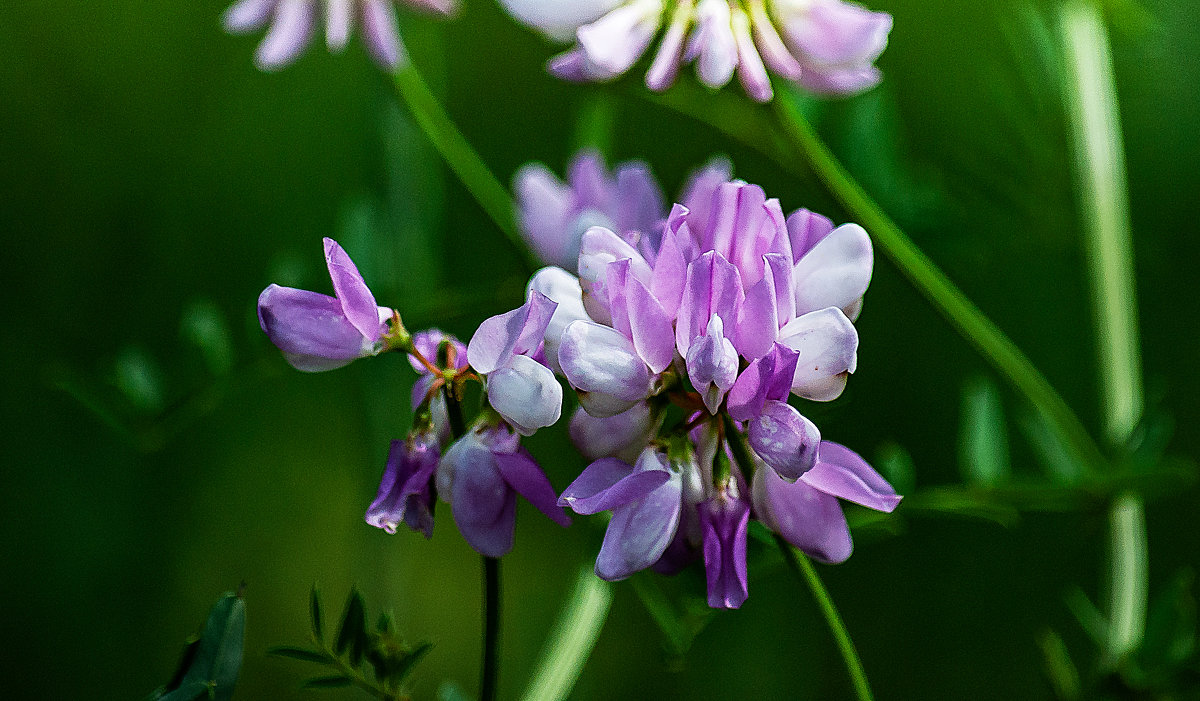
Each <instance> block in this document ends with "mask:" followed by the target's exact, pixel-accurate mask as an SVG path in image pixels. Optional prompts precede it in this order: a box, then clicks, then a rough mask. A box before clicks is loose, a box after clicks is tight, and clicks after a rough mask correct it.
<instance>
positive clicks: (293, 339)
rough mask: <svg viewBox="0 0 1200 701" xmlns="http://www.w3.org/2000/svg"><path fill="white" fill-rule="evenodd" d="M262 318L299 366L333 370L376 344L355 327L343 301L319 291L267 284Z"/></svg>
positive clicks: (278, 344) (269, 333) (261, 305)
mask: <svg viewBox="0 0 1200 701" xmlns="http://www.w3.org/2000/svg"><path fill="white" fill-rule="evenodd" d="M258 322H259V325H260V326H261V327H262V330H263V332H264V333H266V334H267V337H268V338H270V339H271V343H274V344H275V346H276V347H277V348H279V350H281V351H283V352H284V353H285V355H286V357H287V358H288V362H289V363H291V364H292V365H293V366H295V367H296V368H297V369H299V370H304V371H307V372H317V371H320V370H332V369H333V368H337V367H341V366H343V365H347V364H349V363H350V361H352V360H354V359H355V358H361V357H363V356H366V355H371V354H372V353H373V352H374V349H373V346H374V344H373V343H371V342H370V341H368V340H367V339H364V338H363V336H362V334H361V333H360V332H359V330H358V329H356V328H354V325H353V324H351V323H350V321H349V320H348V319H347V318H346V316H345V314H344V313H343V312H342V305H341V303H340V302H338V300H336V299H334V298H333V297H330V296H328V295H323V294H319V293H317V292H309V291H307V290H297V289H294V288H291V287H280V286H279V285H271V286H269V287H267V289H265V290H263V292H262V294H261V295H259V297H258Z"/></svg>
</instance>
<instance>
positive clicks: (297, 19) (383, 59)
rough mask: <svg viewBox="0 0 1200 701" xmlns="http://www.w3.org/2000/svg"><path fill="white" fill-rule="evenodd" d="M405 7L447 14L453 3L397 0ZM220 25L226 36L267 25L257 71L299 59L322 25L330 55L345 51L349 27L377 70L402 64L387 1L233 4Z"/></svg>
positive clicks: (249, 0)
mask: <svg viewBox="0 0 1200 701" xmlns="http://www.w3.org/2000/svg"><path fill="white" fill-rule="evenodd" d="M403 2H404V3H405V4H407V5H409V6H411V7H414V8H416V9H420V10H426V11H429V12H434V13H438V14H442V15H449V14H451V13H453V12H454V10H455V9H456V7H457V0H403ZM222 21H223V23H224V25H225V29H226V31H228V32H230V33H232V34H246V33H249V32H253V31H257V30H259V29H261V28H262V27H264V26H267V25H270V26H269V29H268V30H267V35H266V37H265V38H263V41H262V43H261V44H259V46H258V50H257V51H256V52H255V54H254V61H255V63H256V64H257V65H258V67H259V68H260V69H261V70H264V71H276V70H279V69H281V68H285V67H286V66H288V65H289V64H291V63H292V62H293V61H295V60H296V58H298V57H299V56H300V54H301V53H302V52H303V51H304V49H305V47H306V46H308V42H309V41H310V40H311V39H312V36H313V34H315V33H316V29H317V25H318V23H319V22H322V21H323V22H324V24H325V43H326V45H327V46H328V47H329V50H330V51H333V52H335V53H337V52H340V51H341V50H342V49H344V48H346V44H347V42H348V41H349V40H350V35H351V33H352V32H353V30H354V26H355V24H361V25H362V33H363V43H364V44H365V45H366V47H367V51H368V52H369V53H370V54H371V57H372V58H373V59H375V62H376V63H378V64H379V65H380V66H381V67H382V68H384V69H386V70H395V69H396V68H397V67H398V66H399V65H400V63H401V62H402V61H403V60H404V45H403V43H402V42H401V40H400V28H399V26H398V24H397V21H396V9H395V7H394V5H393V0H239V1H238V2H236V3H234V4H233V5H232V6H230V8H229V9H228V10H226V11H225V15H224V17H223V20H222Z"/></svg>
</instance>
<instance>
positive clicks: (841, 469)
mask: <svg viewBox="0 0 1200 701" xmlns="http://www.w3.org/2000/svg"><path fill="white" fill-rule="evenodd" d="M819 455H820V457H819V458H818V460H817V464H816V466H815V467H813V468H812V469H811V470H809V471H808V472H805V473H804V474H803V475H801V476H800V478H799V479H797V480H796V481H795V482H792V483H788V482H787V481H785V480H783V479H782V478H781V477H780V476H779V475H778V474H776V473H775V472H774V471H773V470H763V469H759V470H755V472H754V485H753V490H752V494H753V502H754V515H755V517H756V518H758V520H759V521H762V523H763V525H765V526H766V527H767V528H769V529H771V530H772V531H774V532H776V533H778V534H779V535H781V536H783V538H784V539H785V540H787V541H788V542H789V543H791V544H792V545H795V546H796V547H798V548H800V549H801V550H803V551H804V552H805V553H807V554H808V555H809V556H811V557H812V558H813V559H815V560H817V561H819V562H824V563H838V562H844V561H845V560H846V559H847V558H849V557H850V553H851V551H852V550H853V544H852V542H851V540H850V528H849V526H848V525H847V524H846V517H845V515H844V514H843V513H842V507H841V505H840V504H838V499H839V498H841V499H845V500H847V501H852V502H854V503H856V504H861V505H863V506H865V507H867V508H869V509H874V510H876V511H883V512H885V513H891V512H892V510H893V509H895V508H896V506H897V505H898V504H899V503H900V496H899V495H898V494H896V490H894V489H893V488H892V486H891V485H890V484H888V483H887V481H886V480H884V479H883V477H881V476H880V475H879V473H878V472H876V471H875V470H874V469H872V468H871V466H870V465H868V464H867V461H865V460H863V459H862V458H861V457H860V456H859V455H858V454H857V453H855V452H854V451H852V450H850V449H849V448H847V447H845V446H843V445H839V444H837V443H834V442H832V441H822V442H821V446H820V451H819Z"/></svg>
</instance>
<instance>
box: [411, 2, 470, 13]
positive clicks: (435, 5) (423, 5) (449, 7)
mask: <svg viewBox="0 0 1200 701" xmlns="http://www.w3.org/2000/svg"><path fill="white" fill-rule="evenodd" d="M405 2H407V3H408V4H409V5H412V6H413V7H416V8H419V9H422V10H427V11H429V12H433V13H436V14H439V15H442V16H445V17H449V16H452V15H453V14H454V13H456V12H458V0H405Z"/></svg>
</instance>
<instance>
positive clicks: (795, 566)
mask: <svg viewBox="0 0 1200 701" xmlns="http://www.w3.org/2000/svg"><path fill="white" fill-rule="evenodd" d="M775 543H776V544H778V545H779V550H780V552H782V553H783V559H784V561H785V562H787V564H788V567H789V568H790V569H791V570H792V572H794V573H795V574H796V576H797V577H799V578H800V579H802V580H803V581H804V583H805V584H807V585H808V588H809V589H811V590H812V593H813V597H814V598H816V600H817V604H818V605H819V606H820V607H821V613H822V614H823V615H824V616H825V623H826V624H828V626H829V631H830V632H831V633H833V639H834V640H835V641H836V642H837V646H838V651H839V652H841V653H842V660H843V661H844V662H845V663H846V670H847V671H848V672H850V681H851V682H852V683H853V684H854V693H855V695H856V696H857V697H858V699H859V701H871V699H872V698H873V697H872V696H871V685H870V684H869V683H868V682H867V672H866V670H864V669H863V665H862V661H861V660H859V659H858V651H857V650H856V649H855V648H854V641H853V640H851V639H850V633H849V632H848V631H847V630H846V625H845V624H844V623H842V617H841V615H840V614H838V610H837V607H836V606H834V605H833V599H832V598H830V596H829V591H828V590H826V589H825V585H824V584H823V583H822V582H821V578H820V577H819V576H817V571H816V570H815V569H813V566H812V562H810V561H809V559H808V558H807V557H805V556H804V555H803V554H801V553H800V552H799V551H797V550H796V549H795V548H793V547H792V546H791V544H789V543H788V542H787V541H786V540H784V539H783V536H781V535H779V534H776V535H775Z"/></svg>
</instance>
